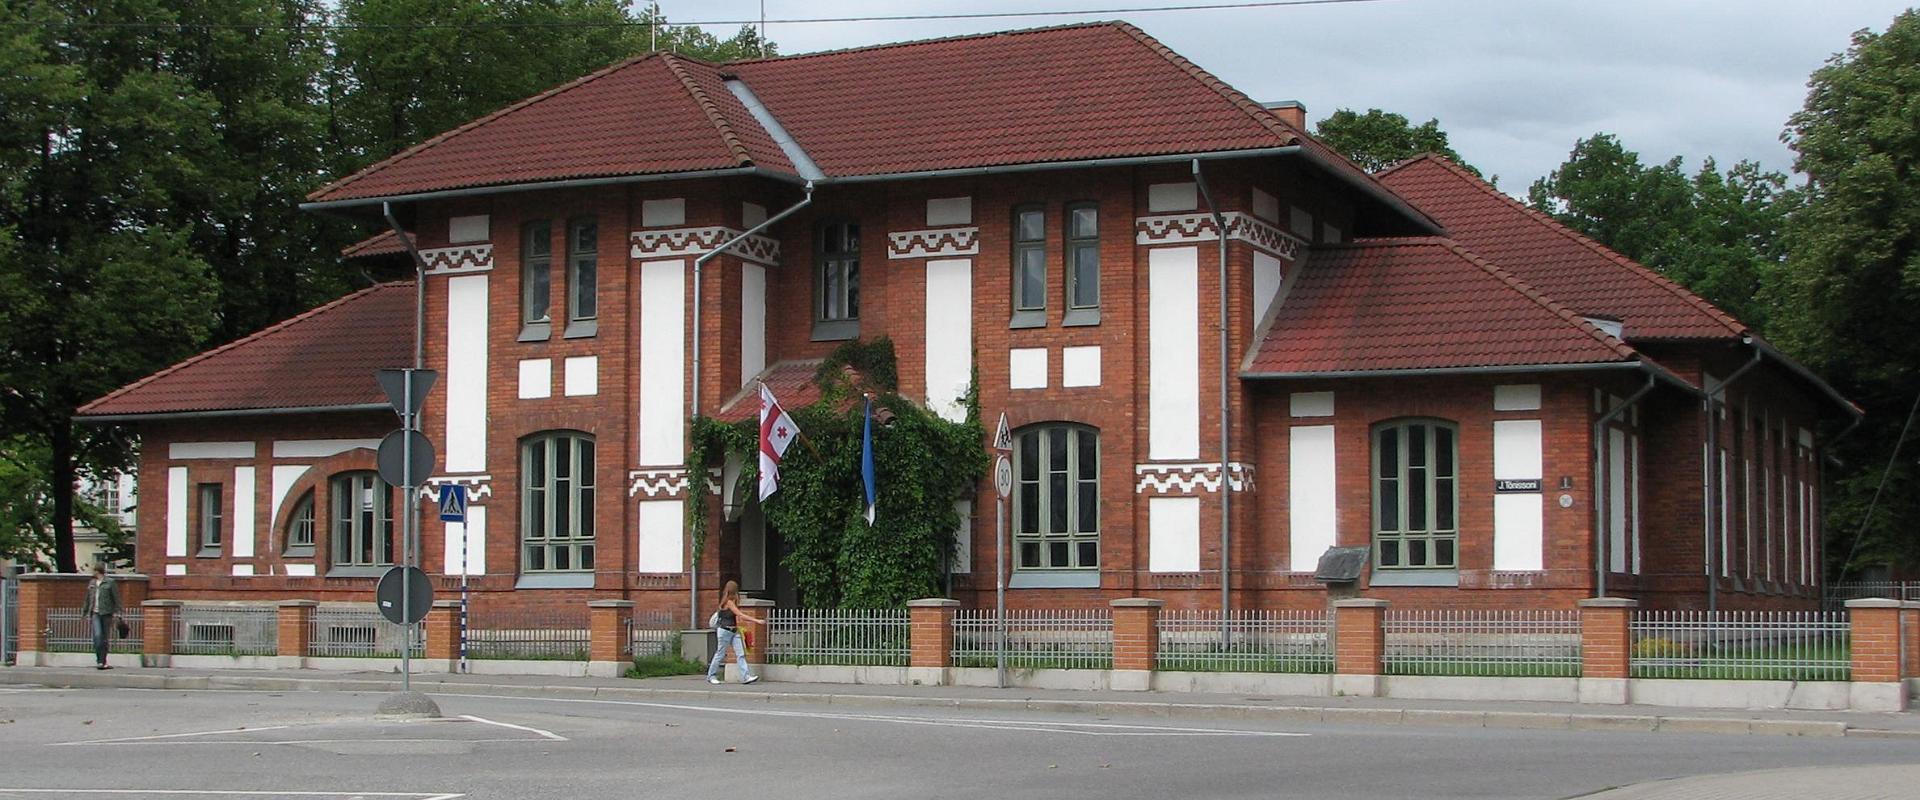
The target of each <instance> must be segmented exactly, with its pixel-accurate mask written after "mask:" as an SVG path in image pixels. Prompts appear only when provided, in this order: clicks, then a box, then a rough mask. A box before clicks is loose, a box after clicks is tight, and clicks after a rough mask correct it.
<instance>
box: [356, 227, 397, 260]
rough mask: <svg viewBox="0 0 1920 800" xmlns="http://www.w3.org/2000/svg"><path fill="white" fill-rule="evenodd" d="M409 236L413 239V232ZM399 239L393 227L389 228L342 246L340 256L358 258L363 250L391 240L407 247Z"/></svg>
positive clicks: (383, 244) (380, 245)
mask: <svg viewBox="0 0 1920 800" xmlns="http://www.w3.org/2000/svg"><path fill="white" fill-rule="evenodd" d="M408 238H409V239H411V238H412V234H408ZM398 239H399V237H398V236H395V235H394V232H393V229H392V228H388V229H387V230H383V231H381V232H379V233H376V234H374V235H372V236H369V237H367V238H365V239H361V240H360V241H357V242H354V243H353V244H350V245H347V246H346V247H343V248H341V249H340V257H341V258H357V257H358V256H359V254H360V253H361V252H363V251H366V250H369V249H372V248H375V247H382V246H385V245H386V244H387V243H389V242H392V243H393V244H395V245H397V246H399V247H400V248H401V249H402V250H404V249H406V247H405V245H401V244H400V243H399V241H398Z"/></svg>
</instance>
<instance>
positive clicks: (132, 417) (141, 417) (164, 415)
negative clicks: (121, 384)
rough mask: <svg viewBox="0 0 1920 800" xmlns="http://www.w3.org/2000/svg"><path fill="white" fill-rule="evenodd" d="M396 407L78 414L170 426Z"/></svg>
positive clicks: (98, 419) (81, 417)
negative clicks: (169, 423)
mask: <svg viewBox="0 0 1920 800" xmlns="http://www.w3.org/2000/svg"><path fill="white" fill-rule="evenodd" d="M392 408H393V407H392V406H390V405H388V404H386V403H351V404H346V405H334V406H293V407H287V408H222V409H213V410H208V411H156V412H153V413H143V414H88V413H86V412H85V411H82V412H80V413H77V414H74V415H73V419H74V421H76V422H86V423H99V424H106V423H113V422H166V421H170V420H182V419H211V418H220V417H267V416H285V415H289V414H344V413H358V412H366V411H390V410H392Z"/></svg>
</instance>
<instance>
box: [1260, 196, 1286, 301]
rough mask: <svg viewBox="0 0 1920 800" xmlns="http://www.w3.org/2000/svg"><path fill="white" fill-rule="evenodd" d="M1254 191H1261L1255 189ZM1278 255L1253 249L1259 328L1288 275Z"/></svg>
mask: <svg viewBox="0 0 1920 800" xmlns="http://www.w3.org/2000/svg"><path fill="white" fill-rule="evenodd" d="M1254 191H1256V192H1257V191H1260V190H1259V189H1255V190H1254ZM1282 267H1283V265H1282V263H1281V261H1280V259H1279V258H1278V257H1275V256H1273V255H1272V254H1269V253H1267V252H1265V251H1263V250H1255V251H1253V323H1252V324H1253V327H1254V328H1255V329H1256V330H1257V329H1259V327H1260V323H1261V322H1263V321H1265V320H1266V318H1267V312H1269V311H1271V310H1272V309H1273V301H1274V300H1277V299H1279V297H1280V282H1281V280H1282V279H1284V278H1285V277H1286V276H1285V275H1284V274H1283V273H1282V271H1281V269H1282Z"/></svg>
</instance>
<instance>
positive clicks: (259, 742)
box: [54, 738, 538, 747]
mask: <svg viewBox="0 0 1920 800" xmlns="http://www.w3.org/2000/svg"><path fill="white" fill-rule="evenodd" d="M370 741H377V742H380V743H381V744H420V743H430V744H497V743H500V742H532V741H538V740H537V739H365V738H362V739H285V740H268V739H214V740H211V741H209V740H205V739H202V740H199V741H173V742H55V743H54V744H76V745H77V744H84V745H88V746H92V747H128V746H133V745H143V744H144V745H156V744H163V745H170V746H173V747H179V746H182V745H191V744H232V745H245V746H247V747H261V746H265V745H307V744H362V743H365V742H370Z"/></svg>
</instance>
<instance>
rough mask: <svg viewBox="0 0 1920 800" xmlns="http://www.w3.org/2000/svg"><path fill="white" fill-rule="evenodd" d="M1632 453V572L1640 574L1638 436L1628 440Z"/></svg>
mask: <svg viewBox="0 0 1920 800" xmlns="http://www.w3.org/2000/svg"><path fill="white" fill-rule="evenodd" d="M1628 445H1629V447H1630V450H1631V453H1632V455H1633V477H1632V480H1633V574H1635V575H1638V574H1640V437H1638V436H1635V437H1632V439H1630V440H1629V442H1628Z"/></svg>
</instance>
